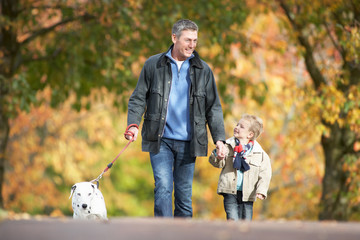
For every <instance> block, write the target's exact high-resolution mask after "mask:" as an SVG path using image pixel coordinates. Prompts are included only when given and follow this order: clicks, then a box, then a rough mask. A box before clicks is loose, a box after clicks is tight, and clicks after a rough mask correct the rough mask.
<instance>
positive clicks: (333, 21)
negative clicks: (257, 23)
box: [272, 0, 360, 220]
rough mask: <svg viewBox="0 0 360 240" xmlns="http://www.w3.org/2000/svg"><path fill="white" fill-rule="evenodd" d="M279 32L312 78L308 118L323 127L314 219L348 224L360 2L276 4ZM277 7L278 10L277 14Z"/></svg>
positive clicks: (359, 135)
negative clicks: (321, 170)
mask: <svg viewBox="0 0 360 240" xmlns="http://www.w3.org/2000/svg"><path fill="white" fill-rule="evenodd" d="M272 4H273V5H272V6H273V7H275V11H278V9H280V11H281V13H282V14H283V15H282V16H280V19H283V26H284V27H285V29H287V33H288V34H290V36H291V38H292V39H293V40H294V44H296V45H297V49H298V52H299V54H301V56H302V57H303V59H304V62H305V65H306V69H307V71H308V73H309V75H310V77H311V80H312V86H305V88H306V91H307V94H308V95H309V96H312V99H311V101H310V102H309V103H307V106H308V116H307V117H309V118H313V120H314V125H316V124H318V123H319V124H322V125H323V126H324V130H323V133H322V135H321V145H322V149H323V153H324V158H325V175H324V177H323V181H322V196H321V201H320V208H321V209H320V214H319V219H321V220H324V219H334V220H347V219H348V217H349V215H350V213H351V212H354V211H358V209H359V204H360V202H359V201H358V198H357V197H356V196H358V194H359V187H358V184H359V178H358V175H359V165H360V164H359V160H360V152H359V150H360V149H359V140H360V129H359V126H360V120H359V119H360V101H359V100H360V55H359V52H360V8H359V6H360V1H358V0H329V1H327V0H324V1H296V0H277V1H275V2H273V3H272ZM278 7H279V8H278Z"/></svg>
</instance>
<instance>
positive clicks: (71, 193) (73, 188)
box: [69, 184, 76, 199]
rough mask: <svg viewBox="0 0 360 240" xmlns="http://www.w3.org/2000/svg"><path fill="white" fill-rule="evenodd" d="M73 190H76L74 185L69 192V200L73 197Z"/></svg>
mask: <svg viewBox="0 0 360 240" xmlns="http://www.w3.org/2000/svg"><path fill="white" fill-rule="evenodd" d="M75 189H76V184H74V185H73V186H72V187H71V192H70V197H69V199H70V198H71V196H72V195H73V193H74V191H75Z"/></svg>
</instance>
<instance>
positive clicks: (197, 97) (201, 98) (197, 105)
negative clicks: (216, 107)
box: [194, 91, 206, 116]
mask: <svg viewBox="0 0 360 240" xmlns="http://www.w3.org/2000/svg"><path fill="white" fill-rule="evenodd" d="M205 98H206V94H205V92H201V91H197V92H195V93H194V112H195V113H197V114H198V115H200V116H205V109H206V104H205Z"/></svg>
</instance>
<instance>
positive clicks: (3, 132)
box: [0, 107, 9, 208]
mask: <svg viewBox="0 0 360 240" xmlns="http://www.w3.org/2000/svg"><path fill="white" fill-rule="evenodd" d="M0 111H1V112H0V208H3V207H4V201H3V195H2V189H3V183H4V173H5V159H6V157H5V151H6V146H7V142H8V138H9V121H8V118H7V117H6V115H5V114H4V113H3V111H2V107H0Z"/></svg>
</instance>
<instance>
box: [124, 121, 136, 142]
mask: <svg viewBox="0 0 360 240" xmlns="http://www.w3.org/2000/svg"><path fill="white" fill-rule="evenodd" d="M131 127H136V128H137V129H139V126H138V125H137V124H135V123H134V124H130V125H129V126H127V128H126V130H125V133H124V137H125V138H126V139H127V137H126V136H130V137H131V140H132V139H134V136H135V135H134V133H133V132H130V131H129V129H130V128H131ZM132 141H134V140H132Z"/></svg>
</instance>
